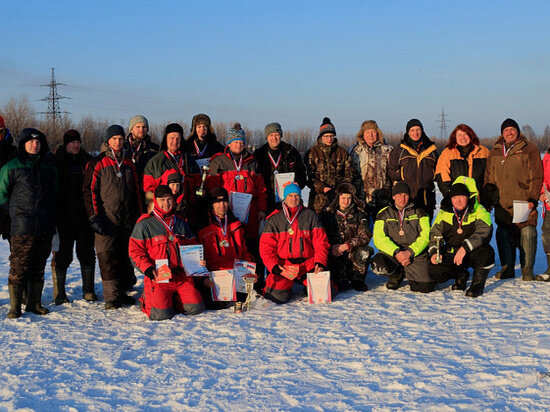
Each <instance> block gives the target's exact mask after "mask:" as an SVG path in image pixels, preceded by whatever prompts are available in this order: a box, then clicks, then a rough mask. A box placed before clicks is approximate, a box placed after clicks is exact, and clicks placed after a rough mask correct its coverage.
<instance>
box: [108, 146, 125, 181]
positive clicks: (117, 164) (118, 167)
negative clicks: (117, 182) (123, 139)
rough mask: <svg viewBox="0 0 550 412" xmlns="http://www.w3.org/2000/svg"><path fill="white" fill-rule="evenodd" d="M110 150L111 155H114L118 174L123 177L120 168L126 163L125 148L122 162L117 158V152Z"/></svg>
mask: <svg viewBox="0 0 550 412" xmlns="http://www.w3.org/2000/svg"><path fill="white" fill-rule="evenodd" d="M109 149H111V153H112V154H113V158H114V159H115V162H116V167H117V169H118V173H120V175H121V176H122V172H121V170H120V166H122V163H124V155H125V154H126V151H125V150H124V148H123V149H122V158H121V159H122V160H121V161H120V162H119V161H118V159H117V158H116V154H115V151H114V150H113V148H112V147H110V146H109Z"/></svg>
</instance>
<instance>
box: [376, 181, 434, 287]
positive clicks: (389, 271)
mask: <svg viewBox="0 0 550 412" xmlns="http://www.w3.org/2000/svg"><path fill="white" fill-rule="evenodd" d="M410 193H411V191H410V188H409V185H408V184H407V183H405V182H397V183H396V184H395V185H394V186H393V188H392V199H393V202H391V204H390V206H387V207H385V208H384V209H382V210H381V211H380V212H379V213H378V215H377V216H376V221H375V222H374V233H373V240H374V246H376V247H377V248H378V249H380V252H379V253H377V254H376V256H374V258H373V259H372V262H371V268H372V271H373V272H374V273H375V274H377V275H380V276H387V277H389V280H388V281H387V283H386V287H387V288H388V289H391V290H395V289H398V288H399V286H400V285H401V282H402V281H403V279H404V278H405V277H406V278H407V280H408V281H409V285H410V287H411V290H412V291H413V292H424V293H428V292H431V291H432V290H433V289H434V282H433V281H432V280H431V279H430V276H429V275H428V258H427V254H426V246H428V241H429V237H430V221H429V218H428V215H427V214H426V213H425V212H424V211H423V210H422V209H417V208H415V207H414V204H413V203H410Z"/></svg>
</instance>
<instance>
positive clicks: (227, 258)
mask: <svg viewBox="0 0 550 412" xmlns="http://www.w3.org/2000/svg"><path fill="white" fill-rule="evenodd" d="M213 219H214V221H213V222H212V223H211V224H210V225H208V226H206V227H205V228H203V229H201V230H200V231H199V243H202V245H203V246H204V256H205V259H206V266H207V267H208V270H222V269H233V263H234V260H235V259H241V260H247V261H249V262H253V261H254V258H253V257H252V255H251V254H250V253H248V250H247V249H246V242H245V237H244V229H243V226H242V224H241V222H239V221H238V220H237V219H236V218H235V217H233V216H231V215H230V216H229V217H228V219H229V221H228V223H227V231H226V233H225V236H224V235H223V231H222V228H221V226H220V225H219V223H218V222H217V221H216V219H215V218H213ZM224 240H225V241H227V242H228V247H223V246H221V245H220V242H222V241H224Z"/></svg>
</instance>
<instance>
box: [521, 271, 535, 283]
mask: <svg viewBox="0 0 550 412" xmlns="http://www.w3.org/2000/svg"><path fill="white" fill-rule="evenodd" d="M521 280H523V281H526V282H530V281H532V280H535V276H534V275H533V269H528V268H521Z"/></svg>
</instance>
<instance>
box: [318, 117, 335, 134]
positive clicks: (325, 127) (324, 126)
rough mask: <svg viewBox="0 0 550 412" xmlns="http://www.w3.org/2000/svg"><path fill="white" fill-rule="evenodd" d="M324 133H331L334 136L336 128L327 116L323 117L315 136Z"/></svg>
mask: <svg viewBox="0 0 550 412" xmlns="http://www.w3.org/2000/svg"><path fill="white" fill-rule="evenodd" d="M325 133H332V134H333V135H335V136H336V128H335V127H334V125H333V124H332V123H331V121H330V119H329V118H328V117H325V118H324V119H323V123H321V126H320V127H319V136H318V137H317V138H320V137H321V136H322V135H324V134H325Z"/></svg>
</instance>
